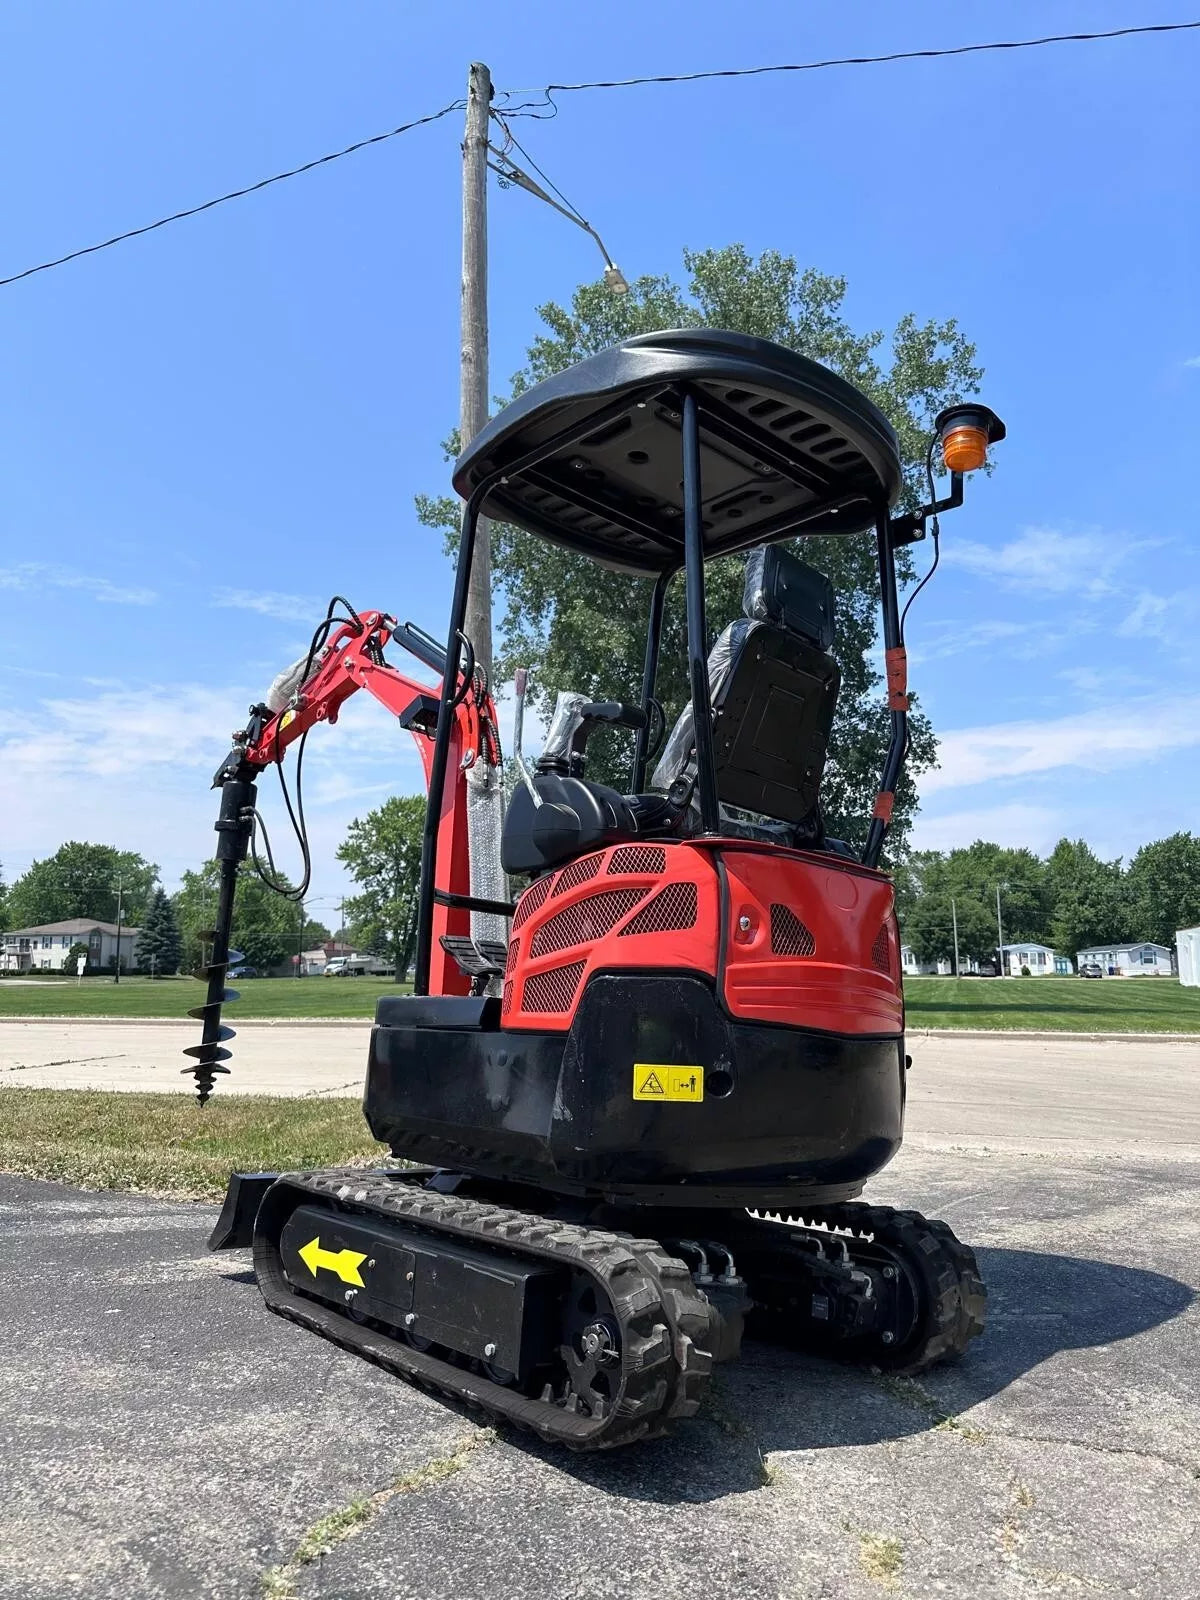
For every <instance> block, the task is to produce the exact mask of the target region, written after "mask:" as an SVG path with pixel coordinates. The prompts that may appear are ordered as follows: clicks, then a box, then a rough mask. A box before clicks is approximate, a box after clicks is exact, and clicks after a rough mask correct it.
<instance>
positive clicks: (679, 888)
mask: <svg viewBox="0 0 1200 1600" xmlns="http://www.w3.org/2000/svg"><path fill="white" fill-rule="evenodd" d="M695 926H696V885H695V884H694V883H669V884H668V885H667V887H666V888H665V889H660V890H659V892H658V893H657V894H656V895H655V896H654V899H653V900H651V901H650V902H649V904H648V905H644V906H643V907H642V909H641V910H640V911H639V912H638V914H637V916H636V917H631V918H630V920H629V921H628V922H627V923H626V924H625V926H624V927H623V928H622V929H621V931H620V933H619V934H618V935H617V937H618V938H619V939H625V938H627V937H628V936H629V935H630V934H631V933H667V932H669V931H670V930H671V929H672V928H694V927H695Z"/></svg>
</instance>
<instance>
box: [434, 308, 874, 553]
mask: <svg viewBox="0 0 1200 1600" xmlns="http://www.w3.org/2000/svg"><path fill="white" fill-rule="evenodd" d="M684 388H687V389H689V390H690V391H691V392H692V393H693V394H694V395H695V396H696V398H697V400H698V402H699V407H700V430H701V438H700V445H701V477H702V481H703V489H704V542H705V556H706V558H707V557H711V556H715V555H722V554H725V553H728V552H730V551H734V550H740V549H744V548H746V547H747V546H749V545H754V544H762V543H766V542H769V541H770V540H773V539H780V538H784V537H786V536H789V535H792V534H799V533H803V534H816V533H858V532H860V531H861V530H862V529H864V528H867V527H872V526H874V522H875V517H876V514H877V511H878V508H879V507H880V506H884V505H885V506H891V505H894V504H895V501H896V499H897V497H898V496H899V493H900V489H901V481H902V477H901V467H900V456H899V449H898V446H897V442H896V436H895V434H894V433H893V431H892V428H891V426H890V424H889V423H888V421H887V418H886V417H885V416H884V415H883V413H882V412H881V411H880V410H879V409H878V407H876V406H875V405H873V404H872V403H871V401H869V400H868V399H867V398H866V397H865V396H864V395H862V394H860V393H859V392H858V390H857V389H855V388H854V387H853V386H852V385H851V384H849V383H846V382H845V381H844V379H842V378H839V377H838V376H837V374H836V373H834V372H830V371H829V369H828V368H826V367H823V366H821V365H820V364H819V363H818V362H816V361H810V360H808V358H807V357H805V356H800V355H797V354H795V352H794V351H791V350H785V349H784V348H783V347H782V346H781V345H777V344H772V343H770V342H769V341H768V340H766V339H753V338H750V337H749V336H748V335H746V334H741V333H725V332H721V331H719V330H716V329H711V328H688V329H682V330H675V331H672V332H664V333H648V334H641V335H639V336H638V337H637V338H634V339H626V340H624V341H623V342H622V343H621V344H617V345H614V346H613V347H612V348H611V349H610V350H604V351H601V353H600V354H599V355H595V356H589V357H588V359H587V360H585V361H580V362H577V363H576V364H575V366H573V367H568V368H567V370H566V371H565V372H559V373H556V374H555V375H554V376H553V377H551V378H546V379H545V380H544V381H543V382H542V383H539V384H537V385H535V386H534V387H533V388H532V389H528V390H527V391H526V392H525V393H524V394H523V395H520V396H518V398H517V399H516V400H514V401H513V402H512V404H511V405H509V406H506V407H505V408H504V410H503V411H502V412H501V413H500V414H499V416H497V417H494V418H493V419H492V421H491V422H489V423H488V425H487V427H486V428H484V429H483V430H482V432H480V433H479V434H477V435H476V437H475V438H474V439H473V440H472V441H471V443H470V444H469V445H468V447H467V448H466V450H464V451H463V453H462V455H461V456H459V458H458V461H457V463H456V465H455V469H454V487H455V489H456V490H457V491H458V493H459V494H460V495H462V496H463V497H464V498H465V497H468V496H469V495H470V494H471V492H472V491H473V490H474V489H475V488H476V486H477V485H479V484H480V483H482V482H483V480H484V479H485V478H487V477H488V476H490V475H491V474H492V473H493V472H495V471H503V470H504V469H505V467H506V466H511V467H512V468H513V471H512V473H511V474H510V475H509V476H507V477H506V479H505V481H504V482H502V483H499V484H497V485H496V487H494V488H493V489H492V490H491V491H490V493H489V494H488V496H487V500H486V502H485V504H484V506H483V511H484V513H485V514H486V515H487V516H490V517H495V518H499V519H501V520H503V521H506V522H514V523H516V524H518V526H520V527H522V528H526V529H528V530H529V532H530V533H534V534H537V535H539V536H540V537H542V538H545V539H550V540H552V541H553V542H554V543H556V544H560V545H564V546H565V547H566V548H567V549H570V550H577V551H579V552H580V553H582V554H584V555H587V556H590V557H592V558H593V559H594V560H596V561H600V562H603V563H604V564H605V565H606V566H611V567H616V568H619V569H621V570H624V571H628V572H643V573H657V572H661V571H663V570H669V569H673V568H675V567H678V566H681V565H682V564H683V491H682V483H681V478H682V469H681V459H680V456H681V452H680V415H681V410H682V391H683V389H684ZM547 447H550V448H549V449H548V453H547V454H545V455H544V456H543V457H542V459H541V460H539V461H537V462H536V463H535V464H534V465H530V466H525V467H523V468H522V467H520V465H519V463H520V462H521V461H522V459H525V458H528V457H529V456H530V454H531V453H532V452H535V451H538V450H540V449H545V448H547Z"/></svg>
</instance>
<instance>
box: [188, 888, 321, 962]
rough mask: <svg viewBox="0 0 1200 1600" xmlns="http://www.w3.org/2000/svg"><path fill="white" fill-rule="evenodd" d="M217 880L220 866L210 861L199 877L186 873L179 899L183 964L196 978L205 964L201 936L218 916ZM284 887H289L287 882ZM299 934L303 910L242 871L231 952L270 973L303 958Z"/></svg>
mask: <svg viewBox="0 0 1200 1600" xmlns="http://www.w3.org/2000/svg"><path fill="white" fill-rule="evenodd" d="M219 878H220V872H219V867H218V864H217V862H216V861H206V862H205V863H204V865H203V866H202V867H201V868H200V869H199V871H197V872H185V873H184V875H183V883H182V886H181V887H180V890H179V893H178V894H177V895H176V896H175V900H174V905H175V915H176V917H177V918H178V921H179V929H180V933H181V935H182V939H183V963H184V967H185V968H186V970H187V971H189V972H195V971H196V970H197V969H198V968H199V967H200V966H201V965H202V964H203V962H204V959H205V941H204V939H203V937H202V936H203V934H204V933H206V932H207V931H208V930H210V929H211V928H212V926H213V921H214V919H215V917H216V914H217V885H218V882H219ZM281 881H282V882H283V883H284V884H285V885H286V883H287V880H286V879H282V880H281ZM300 931H301V929H300V908H299V906H297V905H296V903H295V902H294V901H291V900H285V899H284V898H283V896H282V895H280V894H276V893H275V891H274V890H273V889H268V888H267V886H266V884H265V883H263V881H262V879H261V878H259V877H258V876H257V875H256V874H255V873H254V872H252V871H250V870H249V869H243V871H242V872H241V873H239V875H238V881H237V892H236V893H235V895H234V901H233V930H232V934H231V939H230V942H231V944H232V946H233V948H234V949H235V950H240V951H241V953H242V955H243V957H244V958H245V960H246V961H247V962H248V963H249V964H250V966H252V967H257V969H258V970H259V972H267V971H269V970H270V969H271V968H272V967H276V966H278V965H279V964H280V963H281V962H283V961H287V960H289V959H290V957H292V956H294V955H297V954H298V953H299V949H298V947H299V944H300V942H301V940H300Z"/></svg>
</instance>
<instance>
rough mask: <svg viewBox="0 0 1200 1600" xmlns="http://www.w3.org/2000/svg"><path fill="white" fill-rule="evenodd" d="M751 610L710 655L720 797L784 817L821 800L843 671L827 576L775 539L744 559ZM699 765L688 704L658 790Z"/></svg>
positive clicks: (792, 817)
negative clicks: (835, 651)
mask: <svg viewBox="0 0 1200 1600" xmlns="http://www.w3.org/2000/svg"><path fill="white" fill-rule="evenodd" d="M743 610H744V611H745V613H746V615H745V617H744V618H742V619H739V620H738V621H736V622H732V623H730V624H729V626H728V627H727V628H726V629H725V630H724V632H723V633H722V634H721V635H720V637H719V638H718V639H717V642H716V644H715V645H714V646H713V648H712V651H711V653H710V655H709V658H708V681H709V691H710V694H711V696H712V708H713V755H714V758H715V762H716V769H717V796H718V799H719V800H721V801H722V802H723V803H724V804H725V805H730V806H738V807H740V808H741V809H742V810H745V811H753V812H757V813H759V814H760V815H761V816H765V817H774V818H777V819H778V820H780V821H783V822H802V821H804V819H805V818H807V817H808V816H809V815H810V814H811V813H812V811H813V808H814V807H815V806H816V803H817V799H818V796H819V793H820V786H821V778H822V775H823V773H824V770H825V757H826V752H827V750H828V746H829V736H830V732H831V730H832V727H833V716H834V712H835V710H836V708H837V693H838V688H839V686H840V683H841V675H840V673H839V671H838V667H837V663H836V662H835V661H834V659H833V657H832V656H830V655H829V654H828V648H829V646H830V645H831V644H832V642H833V626H834V609H833V588H832V585H831V584H830V583H829V580H828V579H827V578H826V577H825V576H824V575H823V574H822V573H819V572H817V571H816V569H815V568H813V567H810V566H807V565H806V563H804V562H803V561H799V560H797V558H796V557H795V556H792V555H789V554H788V552H787V551H786V550H783V549H781V548H780V547H779V546H778V545H769V546H765V547H763V548H761V549H759V550H756V551H754V553H753V554H752V555H751V557H750V559H749V560H748V561H747V563H746V588H745V593H744V596H743ZM694 766H695V725H694V722H693V719H692V708H691V706H690V705H688V706H686V707H685V708H684V710H683V712H682V713H681V715H680V717H679V720H678V721H677V722H676V724H675V726H674V728H673V729H672V730H671V736H670V738H669V739H668V740H667V743H666V746H665V748H664V750H663V753H662V757H661V759H660V761H659V763H658V766H657V767H656V769H655V771H654V776H653V778H652V780H651V787H652V788H654V789H658V790H662V791H666V790H668V789H669V788H670V787H671V785H672V784H673V783H674V782H675V781H676V779H678V778H679V777H681V776H684V775H685V774H689V773H690V772H691V771H693V770H694Z"/></svg>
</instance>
